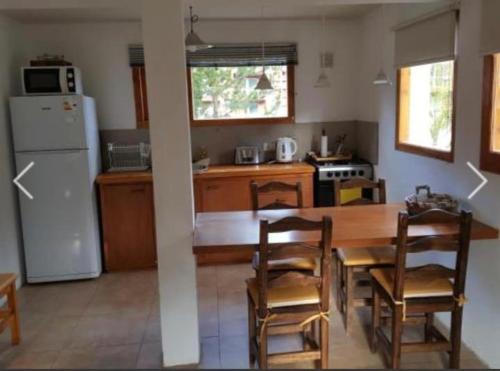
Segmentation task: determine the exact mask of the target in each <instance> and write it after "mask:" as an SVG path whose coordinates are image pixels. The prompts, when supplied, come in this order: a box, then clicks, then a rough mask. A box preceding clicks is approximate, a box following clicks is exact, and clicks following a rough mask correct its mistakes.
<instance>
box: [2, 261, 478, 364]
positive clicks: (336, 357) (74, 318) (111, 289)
mask: <svg viewBox="0 0 500 371" xmlns="http://www.w3.org/2000/svg"><path fill="white" fill-rule="evenodd" d="M252 274H253V272H252V271H251V269H250V267H249V266H248V265H233V266H220V267H203V268H199V269H198V277H197V280H198V298H199V318H200V335H201V347H202V359H201V363H200V368H247V367H248V348H247V314H246V311H247V309H246V294H245V284H244V280H245V278H247V277H249V276H251V275H252ZM157 291H158V290H157V275H156V272H155V271H141V272H132V273H112V274H104V275H103V276H102V277H101V278H99V279H97V280H92V281H82V282H71V283H57V284H47V285H30V286H25V287H23V288H22V289H21V290H20V291H19V300H20V307H21V323H22V336H23V341H22V344H21V345H19V346H17V347H12V346H11V345H10V343H9V334H8V331H6V332H4V333H3V334H1V335H0V369H5V368H10V369H15V368H64V369H68V368H94V369H106V368H127V369H133V368H139V369H151V368H159V367H160V366H161V345H160V323H159V310H158V293H157ZM333 313H334V315H333V318H332V322H331V341H330V343H331V359H330V366H331V367H332V368H381V367H383V363H382V360H381V357H380V356H379V355H378V354H372V353H371V352H370V351H369V349H368V343H367V337H366V331H367V325H368V324H369V321H370V315H369V311H367V310H364V309H361V310H359V311H358V313H357V314H358V316H357V319H358V321H357V323H355V324H354V326H353V331H352V334H351V335H349V336H347V335H346V334H345V332H344V329H343V327H342V325H341V321H340V318H339V316H338V314H337V313H336V312H335V311H334V312H333ZM409 330H410V331H408V334H407V336H409V337H412V336H415V335H419V334H418V329H409ZM300 345H301V342H300V339H299V338H298V337H296V336H286V337H279V338H276V339H273V340H272V341H271V343H270V350H271V351H283V350H293V349H299V347H300ZM462 359H463V361H462V366H463V367H464V368H484V367H485V365H484V364H482V363H481V362H480V361H479V360H478V359H477V357H476V356H475V355H474V354H473V353H472V352H471V351H469V350H467V349H464V350H463V352H462ZM445 364H446V357H444V356H443V355H440V354H430V355H429V354H425V355H422V354H412V355H405V356H404V358H403V367H404V368H412V369H423V368H442V367H443V365H445ZM290 366H292V367H310V366H311V365H310V364H297V365H290Z"/></svg>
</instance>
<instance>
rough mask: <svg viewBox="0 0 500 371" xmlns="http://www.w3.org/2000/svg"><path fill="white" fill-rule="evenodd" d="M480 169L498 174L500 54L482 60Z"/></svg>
mask: <svg viewBox="0 0 500 371" xmlns="http://www.w3.org/2000/svg"><path fill="white" fill-rule="evenodd" d="M481 138H482V139H481V169H482V170H486V171H491V172H495V173H499V174H500V54H494V55H488V56H486V57H485V60H484V76H483V120H482V135H481Z"/></svg>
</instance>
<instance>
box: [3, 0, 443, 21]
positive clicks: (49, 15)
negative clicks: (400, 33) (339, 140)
mask: <svg viewBox="0 0 500 371" xmlns="http://www.w3.org/2000/svg"><path fill="white" fill-rule="evenodd" d="M432 1H436V0H186V1H185V4H186V5H185V14H188V12H189V10H188V8H189V6H190V5H192V6H193V8H194V12H195V13H196V14H197V15H199V16H200V19H201V20H214V19H216V20H221V19H223V20H225V19H257V18H260V17H261V11H262V10H263V13H264V17H265V18H272V19H318V18H320V17H321V16H322V15H325V16H326V17H328V18H335V19H349V18H356V17H360V16H363V15H364V14H366V13H368V12H370V11H371V10H373V9H375V8H376V7H377V6H379V5H380V3H395V2H398V3H411V2H432ZM140 4H141V1H140V0H23V1H19V0H0V13H2V14H4V15H6V16H7V17H10V18H13V19H15V20H17V21H19V22H22V23H61V22H63V23H70V22H107V21H115V22H124V21H139V20H140V18H141V17H140V14H141V10H140Z"/></svg>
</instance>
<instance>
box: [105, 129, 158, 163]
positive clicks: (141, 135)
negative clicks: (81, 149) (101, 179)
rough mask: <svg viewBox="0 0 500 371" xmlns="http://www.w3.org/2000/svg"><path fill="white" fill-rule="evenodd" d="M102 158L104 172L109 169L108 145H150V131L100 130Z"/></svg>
mask: <svg viewBox="0 0 500 371" xmlns="http://www.w3.org/2000/svg"><path fill="white" fill-rule="evenodd" d="M99 134H100V140H101V158H102V167H103V170H107V169H108V168H109V159H108V149H107V148H108V143H118V144H139V143H141V142H143V143H149V130H148V129H111V130H100V131H99Z"/></svg>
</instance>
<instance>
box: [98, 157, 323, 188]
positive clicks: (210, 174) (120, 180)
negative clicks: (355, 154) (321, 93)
mask: <svg viewBox="0 0 500 371" xmlns="http://www.w3.org/2000/svg"><path fill="white" fill-rule="evenodd" d="M312 173H314V167H313V166H311V165H309V164H307V163H305V162H296V163H290V164H264V165H212V166H209V168H208V170H207V171H205V172H204V173H200V174H194V175H193V179H194V180H202V179H210V178H226V177H234V176H252V175H280V174H312ZM152 181H153V173H152V172H151V171H123V172H110V173H102V174H99V175H98V176H97V178H96V182H97V184H129V183H144V182H152Z"/></svg>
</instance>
